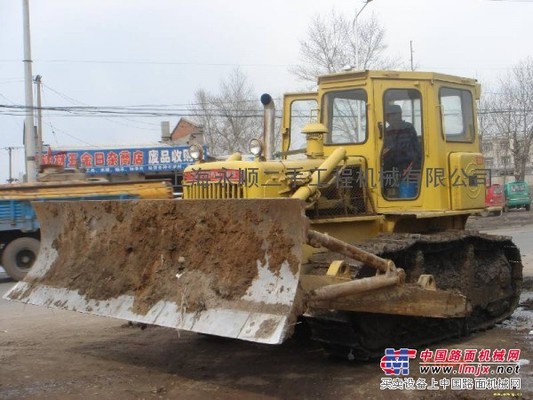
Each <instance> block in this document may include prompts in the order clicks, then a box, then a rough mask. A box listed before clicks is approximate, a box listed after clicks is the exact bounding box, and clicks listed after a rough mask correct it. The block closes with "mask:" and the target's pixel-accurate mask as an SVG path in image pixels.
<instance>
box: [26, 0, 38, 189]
mask: <svg viewBox="0 0 533 400" xmlns="http://www.w3.org/2000/svg"><path fill="white" fill-rule="evenodd" d="M22 17H23V18H22V19H23V32H24V59H23V60H22V62H23V63H24V87H25V94H26V96H25V100H26V101H25V105H26V118H25V120H24V149H25V150H24V156H25V162H26V181H27V182H35V181H36V180H37V168H36V166H35V132H34V123H33V92H32V72H31V63H32V61H31V44H30V6H29V0H22Z"/></svg>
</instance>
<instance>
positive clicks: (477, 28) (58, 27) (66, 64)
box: [0, 0, 533, 183]
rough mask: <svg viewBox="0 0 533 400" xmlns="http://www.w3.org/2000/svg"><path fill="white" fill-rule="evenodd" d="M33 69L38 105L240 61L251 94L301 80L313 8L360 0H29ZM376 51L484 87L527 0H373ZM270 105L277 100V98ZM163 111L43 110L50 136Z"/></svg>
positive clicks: (517, 42) (141, 135) (514, 56)
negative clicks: (382, 46) (378, 28)
mask: <svg viewBox="0 0 533 400" xmlns="http://www.w3.org/2000/svg"><path fill="white" fill-rule="evenodd" d="M29 3H30V26H31V51H32V60H33V63H32V68H33V75H41V76H42V82H43V84H44V87H43V106H45V107H53V106H79V105H84V106H87V105H89V106H115V107H120V106H138V105H180V106H181V107H182V108H183V107H187V106H188V105H190V104H191V103H193V102H194V93H195V92H196V91H197V90H198V89H200V88H202V89H205V90H208V91H211V92H215V93H216V92H217V91H218V89H219V87H220V82H221V80H223V79H225V78H226V77H227V76H228V75H229V74H230V73H231V71H232V70H233V69H235V68H237V67H238V68H240V69H241V71H242V72H243V73H244V74H245V75H246V77H247V79H248V82H249V83H250V84H251V85H252V86H253V88H254V92H256V93H257V99H258V108H260V103H259V96H260V95H261V93H265V92H268V93H270V94H272V95H273V96H274V97H277V96H280V95H281V94H282V93H284V92H294V91H303V90H306V89H307V87H308V86H307V85H308V84H306V83H305V82H301V81H298V80H297V79H296V78H295V76H294V75H292V74H291V73H290V71H289V70H290V67H291V66H294V65H296V64H298V63H299V43H300V41H301V40H302V39H304V38H305V35H306V32H307V29H308V26H309V24H310V22H311V20H312V18H313V17H315V16H316V15H318V14H326V13H329V12H330V11H331V9H335V11H337V12H339V13H342V14H344V15H346V16H349V17H352V18H353V16H354V15H355V13H356V12H357V11H359V10H360V9H361V7H362V6H363V4H364V2H363V0H359V1H354V0H351V1H349V0H329V1H323V0H322V1H321V0H269V1H256V0H231V1H219V0H179V1H176V0H76V1H72V0H38V1H37V0H30V1H29ZM372 15H373V16H374V17H375V18H376V19H377V20H378V21H379V22H380V24H381V25H382V26H383V27H384V28H385V30H386V43H387V44H388V46H389V48H388V54H389V55H391V56H396V57H399V58H401V59H402V60H403V61H404V62H405V63H406V64H408V61H409V57H410V46H409V43H410V41H412V43H413V49H414V61H415V64H416V66H417V69H418V70H423V71H435V72H442V73H448V74H453V75H461V76H466V77H472V78H476V79H478V80H479V81H480V82H481V84H482V86H483V88H484V89H485V90H491V88H494V87H495V86H494V85H495V83H496V82H497V79H498V76H502V75H503V74H505V73H506V71H508V70H509V69H510V68H512V67H513V66H514V65H516V64H517V63H518V62H519V61H520V60H522V59H524V58H526V57H531V56H533V46H531V38H532V37H533V24H531V17H532V16H533V0H532V1H529V0H515V1H513V0H507V1H506V0H501V1H491V0H401V1H400V0H373V1H372V2H371V3H369V4H368V5H367V6H366V7H365V9H364V10H363V12H362V13H361V14H360V16H359V19H360V20H361V21H362V20H364V19H365V18H369V17H371V16H372ZM22 29H23V24H22V0H0V105H24V68H23V63H22V59H23V55H24V50H23V36H22ZM278 107H279V105H278ZM1 110H2V109H0V183H4V182H6V180H7V178H8V177H9V172H8V170H9V157H8V151H7V148H8V147H14V148H15V150H13V152H12V154H13V158H12V166H13V176H14V178H19V177H20V174H21V173H22V172H23V170H24V163H23V156H24V152H23V149H22V146H23V142H22V138H23V135H22V130H23V122H24V117H23V116H13V115H7V114H6V113H5V112H2V111H1ZM163 120H169V121H170V124H171V126H174V125H175V124H176V123H177V121H178V120H179V116H171V117H161V116H157V117H151V118H140V117H131V116H130V117H109V116H101V115H99V116H91V117H87V116H84V117H80V116H73V115H69V114H61V115H59V114H58V113H57V112H53V113H52V112H45V113H44V114H43V124H44V125H43V140H44V142H45V143H47V144H49V145H50V146H51V147H52V148H54V147H55V148H59V147H89V146H90V147H93V148H99V147H100V148H106V147H111V146H116V145H119V146H131V145H138V144H139V145H140V144H157V143H158V142H159V140H160V138H161V128H160V124H161V121H163Z"/></svg>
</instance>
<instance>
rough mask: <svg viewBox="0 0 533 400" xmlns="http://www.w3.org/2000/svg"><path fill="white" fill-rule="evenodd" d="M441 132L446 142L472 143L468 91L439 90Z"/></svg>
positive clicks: (470, 96)
mask: <svg viewBox="0 0 533 400" xmlns="http://www.w3.org/2000/svg"><path fill="white" fill-rule="evenodd" d="M439 100H440V107H441V115H442V131H443V132H444V137H445V138H446V141H447V142H473V140H474V111H473V101H472V93H471V92H470V91H468V90H461V89H453V88H445V87H444V88H441V89H440V91H439Z"/></svg>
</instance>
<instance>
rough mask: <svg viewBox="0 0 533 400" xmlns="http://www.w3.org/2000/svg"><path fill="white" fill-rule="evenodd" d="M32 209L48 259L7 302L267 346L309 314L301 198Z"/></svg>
mask: <svg viewBox="0 0 533 400" xmlns="http://www.w3.org/2000/svg"><path fill="white" fill-rule="evenodd" d="M34 207H35V209H36V211H37V215H38V218H39V221H40V222H41V226H42V232H41V236H42V244H41V250H40V253H39V257H38V259H37V261H36V263H35V265H34V266H33V268H32V270H31V271H30V273H28V275H27V277H26V278H25V280H24V281H22V282H20V283H18V284H17V285H16V286H15V287H14V288H13V289H12V290H11V291H10V292H9V293H8V294H7V295H6V298H8V299H11V300H18V301H21V302H25V303H30V304H35V305H44V306H48V307H53V308H61V309H67V310H73V311H79V312H83V313H90V314H96V315H102V316H109V317H115V318H121V319H125V320H129V321H135V322H141V323H147V324H155V325H161V326H167V327H174V328H177V329H182V330H188V331H194V332H200V333H206V334H213V335H219V336H225V337H230V338H238V339H243V340H249V341H254V342H261V343H271V344H275V343H281V342H282V341H283V340H284V339H285V338H287V337H288V336H290V334H291V332H292V327H293V325H294V323H295V322H296V317H297V316H298V315H299V314H300V313H302V310H301V307H302V305H301V298H302V297H303V296H302V294H301V289H300V287H299V273H300V265H301V254H302V246H303V243H304V242H305V234H306V231H307V219H306V218H305V216H304V212H303V206H302V204H301V202H300V201H299V200H292V199H261V200H131V201H80V202H46V203H35V204H34Z"/></svg>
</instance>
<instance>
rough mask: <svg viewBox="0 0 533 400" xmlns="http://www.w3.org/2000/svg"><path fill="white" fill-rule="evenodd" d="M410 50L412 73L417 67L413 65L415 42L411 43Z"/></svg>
mask: <svg viewBox="0 0 533 400" xmlns="http://www.w3.org/2000/svg"><path fill="white" fill-rule="evenodd" d="M409 48H410V49H411V71H414V70H415V65H414V63H413V41H412V40H410V41H409Z"/></svg>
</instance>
